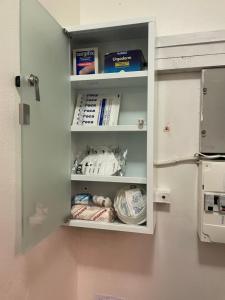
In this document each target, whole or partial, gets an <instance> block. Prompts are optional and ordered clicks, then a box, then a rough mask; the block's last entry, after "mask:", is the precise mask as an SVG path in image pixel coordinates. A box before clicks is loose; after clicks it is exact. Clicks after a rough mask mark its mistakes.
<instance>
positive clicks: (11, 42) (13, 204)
mask: <svg viewBox="0 0 225 300" xmlns="http://www.w3.org/2000/svg"><path fill="white" fill-rule="evenodd" d="M0 27H1V30H0V202H1V207H0V241H1V242H0V299H1V300H62V299H63V300H71V299H76V265H75V251H73V249H74V248H73V245H71V240H72V239H71V232H68V231H65V230H59V231H58V232H56V233H55V234H53V235H52V236H51V237H50V238H49V239H47V240H45V241H43V242H42V243H41V244H39V245H38V246H37V247H35V248H33V249H32V250H31V251H29V252H28V253H27V254H26V255H16V254H15V249H16V237H17V232H18V229H19V226H20V225H19V223H18V222H17V220H18V213H19V210H18V208H19V206H20V203H19V195H18V193H19V188H18V187H19V177H18V174H17V169H18V168H17V164H18V155H19V153H18V151H19V147H18V145H19V144H18V140H19V130H18V124H19V123H18V101H19V99H18V94H17V93H16V89H15V87H14V76H15V75H17V74H19V0H2V1H0ZM72 237H73V240H74V235H73V233H72Z"/></svg>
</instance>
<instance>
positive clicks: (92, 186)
mask: <svg viewBox="0 0 225 300" xmlns="http://www.w3.org/2000/svg"><path fill="white" fill-rule="evenodd" d="M125 186H135V185H133V184H126V183H110V182H104V183H102V182H84V181H76V182H72V189H71V190H72V194H77V193H87V192H88V193H90V194H92V195H102V196H104V197H110V198H111V199H112V200H114V198H115V196H116V193H117V191H119V190H120V189H122V188H123V187H125ZM138 186H141V187H143V188H144V189H145V188H146V185H144V184H142V185H138Z"/></svg>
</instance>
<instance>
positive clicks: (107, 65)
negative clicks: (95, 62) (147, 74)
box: [104, 49, 146, 73]
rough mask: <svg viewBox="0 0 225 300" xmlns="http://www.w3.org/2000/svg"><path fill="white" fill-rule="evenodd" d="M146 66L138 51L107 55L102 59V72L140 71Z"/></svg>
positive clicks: (142, 56)
mask: <svg viewBox="0 0 225 300" xmlns="http://www.w3.org/2000/svg"><path fill="white" fill-rule="evenodd" d="M145 65H146V62H145V59H144V55H143V53H142V51H141V50H140V49H138V50H127V51H120V52H113V53H108V54H106V55H105V57H104V72H105V73H115V72H121V71H124V72H131V71H141V70H143V68H144V66H145Z"/></svg>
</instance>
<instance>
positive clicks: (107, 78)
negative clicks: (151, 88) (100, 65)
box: [70, 71, 148, 89]
mask: <svg viewBox="0 0 225 300" xmlns="http://www.w3.org/2000/svg"><path fill="white" fill-rule="evenodd" d="M147 78H148V71H136V72H119V73H100V74H90V75H71V76H70V81H71V83H72V87H74V88H79V89H93V88H109V87H117V88H118V87H135V86H146V85H147Z"/></svg>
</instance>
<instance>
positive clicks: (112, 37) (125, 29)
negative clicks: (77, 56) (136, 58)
mask: <svg viewBox="0 0 225 300" xmlns="http://www.w3.org/2000/svg"><path fill="white" fill-rule="evenodd" d="M149 22H153V19H151V18H137V19H136V20H126V21H116V22H112V23H105V24H104V23H102V24H96V25H94V24H90V25H89V24H87V25H81V26H72V27H67V28H65V29H66V30H67V31H68V32H69V34H70V36H71V37H72V39H73V40H74V41H75V42H76V43H78V44H79V43H81V44H82V43H86V42H87V41H89V42H91V43H98V42H107V41H116V40H128V39H135V38H147V36H148V24H149Z"/></svg>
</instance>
